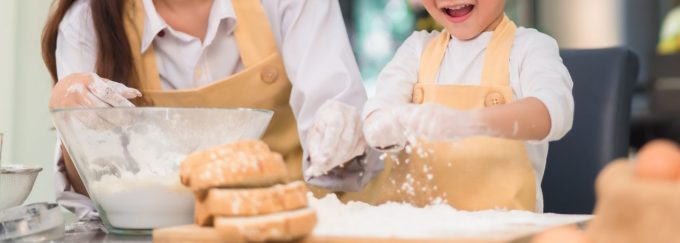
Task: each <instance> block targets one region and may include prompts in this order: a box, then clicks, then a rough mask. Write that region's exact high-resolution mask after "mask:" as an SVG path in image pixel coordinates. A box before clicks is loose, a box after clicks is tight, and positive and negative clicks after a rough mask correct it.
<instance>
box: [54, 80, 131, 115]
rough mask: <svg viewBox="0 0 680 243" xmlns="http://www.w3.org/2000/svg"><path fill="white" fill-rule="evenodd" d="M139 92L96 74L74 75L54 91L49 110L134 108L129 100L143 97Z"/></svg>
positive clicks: (60, 82)
mask: <svg viewBox="0 0 680 243" xmlns="http://www.w3.org/2000/svg"><path fill="white" fill-rule="evenodd" d="M141 96H142V93H141V92H139V90H136V89H133V88H128V87H126V86H125V85H123V84H120V83H117V82H114V81H111V80H108V79H104V78H100V77H99V76H97V74H94V73H74V74H71V75H69V76H66V77H65V78H63V79H61V80H59V82H57V84H56V85H55V86H54V89H52V96H51V97H50V102H49V108H50V109H58V108H76V107H82V108H92V107H121V106H122V107H134V105H133V104H132V102H130V101H129V100H128V99H134V98H137V97H141Z"/></svg>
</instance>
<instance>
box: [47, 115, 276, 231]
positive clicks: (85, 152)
mask: <svg viewBox="0 0 680 243" xmlns="http://www.w3.org/2000/svg"><path fill="white" fill-rule="evenodd" d="M272 115H273V112H272V111H267V110H254V109H212V108H158V107H148V108H86V109H62V110H53V111H52V118H53V120H54V124H55V126H56V128H57V130H58V131H59V134H60V137H61V140H62V142H63V143H64V146H65V147H66V150H67V151H68V153H69V155H70V156H71V159H72V160H73V163H74V164H75V167H76V170H77V171H78V174H79V175H80V177H81V178H82V179H83V182H84V184H85V187H86V188H87V192H88V194H89V196H90V198H91V199H92V200H93V202H94V204H95V206H96V207H97V210H98V212H99V215H100V217H101V219H102V222H103V223H104V225H105V226H106V228H107V230H108V231H109V232H112V233H121V234H148V233H150V232H151V231H150V229H153V228H161V227H167V226H175V225H181V224H190V223H192V222H193V208H194V199H193V194H192V192H191V191H190V190H189V189H188V188H186V187H184V186H183V185H182V184H180V181H179V163H180V162H181V161H182V159H184V158H185V157H186V155H188V154H190V153H192V152H195V151H199V150H203V149H206V148H209V147H214V146H217V145H220V144H224V143H230V142H234V141H239V140H247V139H258V138H260V137H261V136H262V134H263V133H264V132H265V130H266V129H267V125H268V124H269V122H270V120H271V117H272Z"/></svg>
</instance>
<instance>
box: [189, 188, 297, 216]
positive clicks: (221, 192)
mask: <svg viewBox="0 0 680 243" xmlns="http://www.w3.org/2000/svg"><path fill="white" fill-rule="evenodd" d="M306 206H307V187H306V186H305V184H304V183H303V182H301V181H296V182H291V183H288V184H279V185H276V186H272V187H268V188H252V189H217V188H216V189H210V190H208V192H207V193H206V195H205V197H204V198H203V199H199V200H196V209H195V215H194V216H195V219H196V220H195V221H196V224H198V225H201V226H209V225H211V224H212V216H213V215H215V216H229V217H233V216H236V217H238V216H255V215H266V214H272V213H278V212H282V211H289V210H295V209H300V208H304V207H306Z"/></svg>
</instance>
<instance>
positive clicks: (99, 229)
mask: <svg viewBox="0 0 680 243" xmlns="http://www.w3.org/2000/svg"><path fill="white" fill-rule="evenodd" d="M585 224H586V222H580V223H577V224H576V225H577V226H578V227H579V228H583V227H584V226H585ZM103 229H104V226H103V225H102V224H101V222H98V221H91V222H76V223H72V224H68V225H67V226H66V230H67V232H66V235H65V237H64V238H63V239H61V240H57V241H54V242H69V243H70V242H92V243H100V242H120V243H147V242H152V237H151V236H150V235H147V236H125V235H115V234H107V233H106V232H105V231H104V230H103ZM532 238H533V236H532V235H527V236H524V237H519V238H517V239H514V240H510V241H508V240H490V239H486V240H484V239H467V240H463V239H457V240H456V239H452V240H446V239H438V240H437V239H432V240H413V239H412V240H408V239H377V238H360V237H359V238H345V237H318V236H311V237H308V238H306V239H304V240H301V241H299V242H301V243H315V242H325V243H344V242H358V243H368V242H371V243H383V242H385V243H387V242H396V243H413V242H430V243H435V242H438V243H439V242H441V243H443V242H447V243H459V242H461V243H462V242H468V243H470V242H473V243H501V242H508V243H530V242H531V239H532Z"/></svg>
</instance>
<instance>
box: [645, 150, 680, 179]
mask: <svg viewBox="0 0 680 243" xmlns="http://www.w3.org/2000/svg"><path fill="white" fill-rule="evenodd" d="M635 175H636V176H637V177H638V178H644V179H655V180H665V181H673V180H677V179H680V148H678V145H677V144H676V143H674V142H673V141H670V140H654V141H652V142H649V143H648V144H646V145H645V146H644V147H642V149H641V150H640V153H639V154H638V156H637V162H636V164H635Z"/></svg>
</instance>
